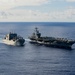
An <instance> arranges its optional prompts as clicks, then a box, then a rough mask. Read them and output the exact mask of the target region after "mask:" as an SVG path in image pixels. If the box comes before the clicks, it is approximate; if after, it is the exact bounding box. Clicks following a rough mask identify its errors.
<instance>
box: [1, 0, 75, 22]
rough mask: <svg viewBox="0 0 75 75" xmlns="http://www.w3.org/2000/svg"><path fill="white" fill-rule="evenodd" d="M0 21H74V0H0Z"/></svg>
mask: <svg viewBox="0 0 75 75" xmlns="http://www.w3.org/2000/svg"><path fill="white" fill-rule="evenodd" d="M0 22H75V0H0Z"/></svg>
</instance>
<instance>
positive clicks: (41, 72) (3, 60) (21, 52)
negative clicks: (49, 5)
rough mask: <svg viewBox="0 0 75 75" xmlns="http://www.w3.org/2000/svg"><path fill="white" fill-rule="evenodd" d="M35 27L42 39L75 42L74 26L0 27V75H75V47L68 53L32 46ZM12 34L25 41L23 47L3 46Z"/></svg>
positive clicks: (60, 24)
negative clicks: (7, 37)
mask: <svg viewBox="0 0 75 75" xmlns="http://www.w3.org/2000/svg"><path fill="white" fill-rule="evenodd" d="M35 27H38V28H39V31H40V32H41V33H42V36H52V37H63V38H68V39H73V40H75V23H49V22H48V23H46V22H45V23H33V22H32V23H11V22H10V23H0V75H75V45H73V46H72V50H66V49H58V48H51V47H50V48H49V47H44V46H37V45H33V44H30V43H29V42H28V40H27V39H28V36H30V35H31V34H32V32H33V31H34V28H35ZM10 31H11V32H16V33H17V34H19V35H21V36H23V37H24V38H25V39H26V42H25V46H24V47H15V46H8V45H5V44H3V43H2V42H1V41H2V40H1V39H2V38H3V37H4V36H5V35H6V34H7V33H9V32H10Z"/></svg>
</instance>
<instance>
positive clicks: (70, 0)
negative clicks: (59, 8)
mask: <svg viewBox="0 0 75 75" xmlns="http://www.w3.org/2000/svg"><path fill="white" fill-rule="evenodd" d="M66 1H67V2H75V0H66Z"/></svg>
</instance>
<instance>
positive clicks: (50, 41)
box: [28, 27, 75, 49]
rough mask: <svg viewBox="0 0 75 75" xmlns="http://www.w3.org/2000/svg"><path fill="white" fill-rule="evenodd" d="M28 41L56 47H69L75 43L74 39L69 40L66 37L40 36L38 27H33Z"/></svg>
mask: <svg viewBox="0 0 75 75" xmlns="http://www.w3.org/2000/svg"><path fill="white" fill-rule="evenodd" d="M28 38H29V39H30V43H32V44H38V45H44V46H48V47H58V48H66V49H71V48H72V45H73V44H74V43H75V40H69V39H66V38H55V37H47V36H44V37H43V36H41V33H40V32H39V30H38V28H37V27H36V28H35V32H33V33H32V35H31V36H30V37H28Z"/></svg>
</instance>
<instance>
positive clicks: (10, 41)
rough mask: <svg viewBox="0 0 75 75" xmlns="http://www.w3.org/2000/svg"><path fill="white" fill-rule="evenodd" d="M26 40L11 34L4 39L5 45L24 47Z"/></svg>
mask: <svg viewBox="0 0 75 75" xmlns="http://www.w3.org/2000/svg"><path fill="white" fill-rule="evenodd" d="M24 42H25V40H24V39H23V37H21V36H18V35H17V34H16V33H11V32H10V33H9V34H7V35H6V36H5V37H4V38H3V43H4V44H7V45H14V46H23V45H24Z"/></svg>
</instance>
